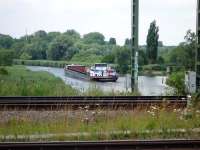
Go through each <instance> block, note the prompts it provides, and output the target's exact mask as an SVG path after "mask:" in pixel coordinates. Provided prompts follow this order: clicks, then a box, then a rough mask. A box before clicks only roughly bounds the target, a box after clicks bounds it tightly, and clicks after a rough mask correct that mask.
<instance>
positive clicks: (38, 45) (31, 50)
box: [20, 33, 47, 60]
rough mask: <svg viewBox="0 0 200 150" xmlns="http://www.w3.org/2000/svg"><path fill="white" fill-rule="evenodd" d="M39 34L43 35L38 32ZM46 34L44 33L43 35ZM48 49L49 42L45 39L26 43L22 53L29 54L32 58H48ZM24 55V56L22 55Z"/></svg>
mask: <svg viewBox="0 0 200 150" xmlns="http://www.w3.org/2000/svg"><path fill="white" fill-rule="evenodd" d="M37 34H38V35H37V36H42V35H40V34H42V33H40V34H39V33H37ZM43 36H44V35H43ZM46 50H47V44H46V43H45V42H44V41H35V42H33V43H30V44H26V45H25V46H24V47H23V49H22V52H23V53H22V55H23V54H24V53H25V54H28V55H29V56H31V59H33V60H37V59H46ZM20 57H22V56H20Z"/></svg>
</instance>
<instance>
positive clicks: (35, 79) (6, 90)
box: [0, 66, 139, 96]
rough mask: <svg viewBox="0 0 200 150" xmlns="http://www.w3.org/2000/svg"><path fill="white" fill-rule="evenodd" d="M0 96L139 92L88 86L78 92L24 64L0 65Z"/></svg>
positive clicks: (95, 94) (115, 94)
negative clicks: (109, 90)
mask: <svg viewBox="0 0 200 150" xmlns="http://www.w3.org/2000/svg"><path fill="white" fill-rule="evenodd" d="M0 83H1V84H0V96H105V95H107V96H117V95H122V96H124V95H139V93H120V92H116V91H115V92H103V91H102V90H100V89H99V88H98V87H90V88H89V89H88V90H87V91H85V92H79V91H77V90H75V89H73V88H72V87H71V86H70V85H66V84H65V83H64V82H63V81H62V80H61V79H60V78H57V77H55V76H53V75H51V74H49V73H47V72H33V71H30V70H28V69H26V67H24V66H13V67H3V68H2V67H0Z"/></svg>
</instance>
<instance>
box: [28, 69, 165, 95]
mask: <svg viewBox="0 0 200 150" xmlns="http://www.w3.org/2000/svg"><path fill="white" fill-rule="evenodd" d="M27 68H28V69H29V70H31V71H47V72H49V73H51V74H53V75H54V76H56V77H59V78H61V79H62V80H63V81H64V82H65V83H66V84H69V85H71V86H72V87H73V88H75V89H78V90H80V91H82V92H84V91H86V90H88V89H90V88H94V87H96V88H99V89H101V90H103V91H105V92H127V91H131V84H130V83H131V78H130V75H126V76H122V77H119V79H118V80H117V82H94V81H86V80H81V79H75V78H71V77H68V76H66V75H65V73H64V69H62V68H52V67H40V66H27ZM165 82H166V77H164V76H156V77H148V76H139V81H138V88H139V91H140V93H141V94H142V95H144V96H160V95H166V94H167V91H168V86H167V85H166V84H165Z"/></svg>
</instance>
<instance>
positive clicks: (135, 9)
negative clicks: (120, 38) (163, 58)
mask: <svg viewBox="0 0 200 150" xmlns="http://www.w3.org/2000/svg"><path fill="white" fill-rule="evenodd" d="M138 26H139V0H131V88H132V92H136V91H138V34H139V33H138V31H139V27H138Z"/></svg>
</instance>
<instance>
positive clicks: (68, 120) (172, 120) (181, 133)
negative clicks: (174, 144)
mask: <svg viewBox="0 0 200 150" xmlns="http://www.w3.org/2000/svg"><path fill="white" fill-rule="evenodd" d="M37 113H38V114H40V115H39V116H40V117H39V116H38V115H37ZM19 114H20V113H19V112H15V113H11V114H10V112H1V114H0V116H1V118H2V120H1V121H0V140H1V141H6V140H8V141H38V140H42V141H55V140H56V141H65V140H68V141H70V140H117V139H120V140H125V139H169V138H172V139H176V138H178V139H184V138H185V139H188V138H193V139H198V138H199V136H200V130H199V127H200V112H199V111H197V110H189V109H188V110H185V111H182V110H176V109H174V110H171V111H167V110H165V109H159V108H156V107H152V108H151V109H149V110H148V111H141V110H135V111H125V110H124V111H123V110H121V111H117V112H113V111H103V110H95V111H94V112H91V111H89V110H87V108H85V109H84V108H82V109H81V108H80V110H79V111H76V112H70V110H66V111H62V112H32V114H33V115H31V112H23V115H21V116H20V115H19ZM36 116H38V117H36ZM42 116H43V117H42ZM3 118H5V119H3Z"/></svg>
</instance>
